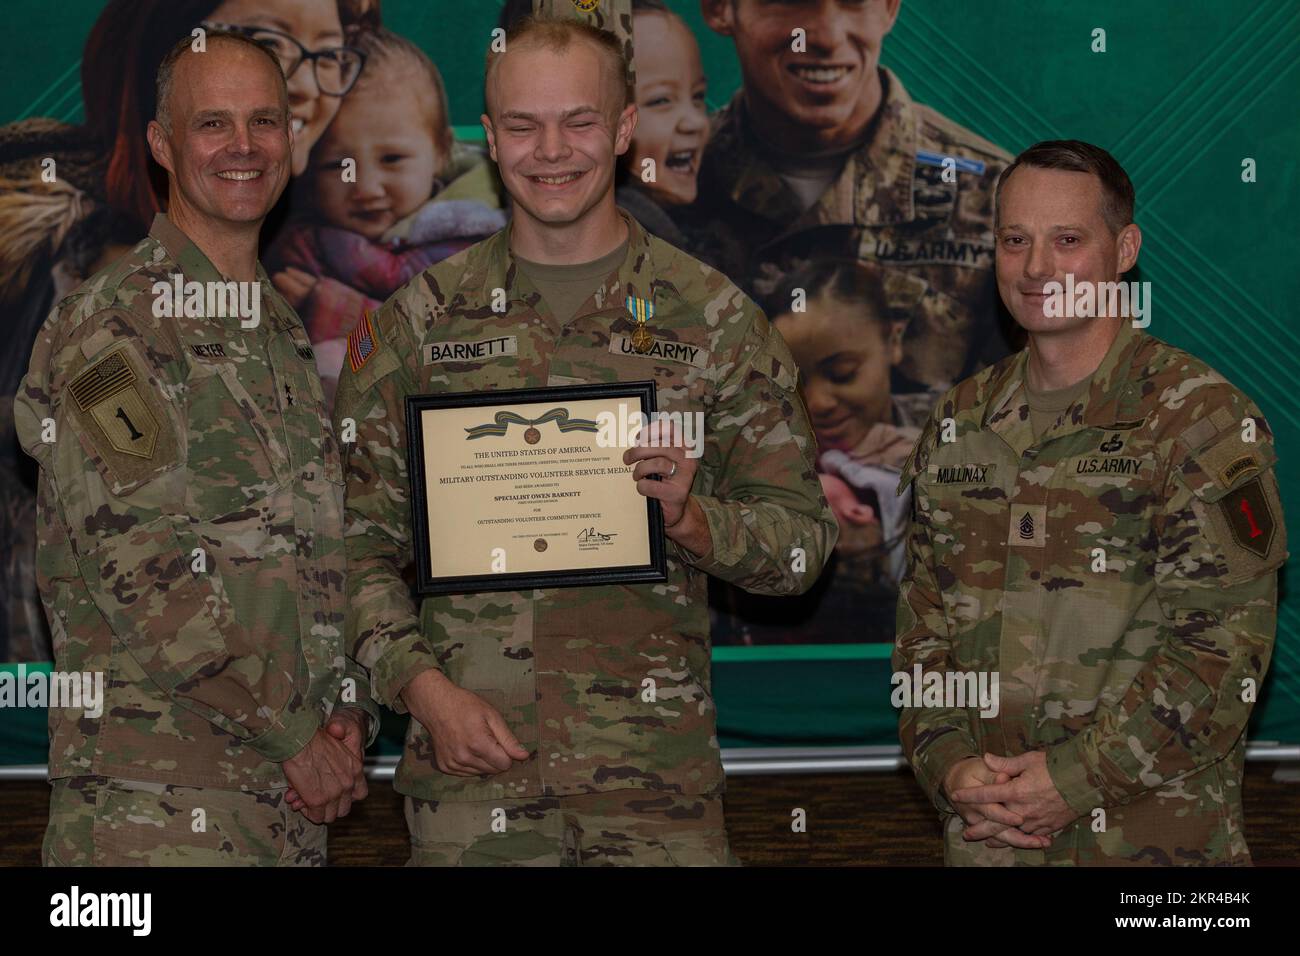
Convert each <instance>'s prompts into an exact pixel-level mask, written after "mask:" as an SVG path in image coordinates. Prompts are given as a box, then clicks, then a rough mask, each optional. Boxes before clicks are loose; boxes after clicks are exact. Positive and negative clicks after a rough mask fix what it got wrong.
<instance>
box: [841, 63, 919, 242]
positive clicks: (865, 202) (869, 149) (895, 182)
mask: <svg viewBox="0 0 1300 956" xmlns="http://www.w3.org/2000/svg"><path fill="white" fill-rule="evenodd" d="M880 87H881V98H880V107H879V109H878V110H877V111H876V115H875V116H874V117H873V118H872V120H871V122H872V125H873V132H872V134H871V138H870V139H868V140H867V142H866V143H865V144H864V145H863V148H862V149H861V150H860V151H859V152H858V153H857V154H855V155H854V156H852V157H850V159H849V163H850V164H851V167H852V171H853V220H854V222H855V223H856V224H857V225H859V226H872V225H880V224H882V223H895V222H911V221H912V220H913V219H915V218H916V210H915V208H914V207H913V205H912V177H913V174H914V173H915V171H916V151H917V149H918V148H919V143H920V119H919V117H918V116H917V112H916V107H915V104H913V103H912V98H911V97H910V96H908V94H907V90H905V89H904V88H903V83H902V81H901V80H899V78H898V77H897V76H895V75H894V72H893V71H892V70H890V69H889V68H888V67H883V66H882V67H881V68H880Z"/></svg>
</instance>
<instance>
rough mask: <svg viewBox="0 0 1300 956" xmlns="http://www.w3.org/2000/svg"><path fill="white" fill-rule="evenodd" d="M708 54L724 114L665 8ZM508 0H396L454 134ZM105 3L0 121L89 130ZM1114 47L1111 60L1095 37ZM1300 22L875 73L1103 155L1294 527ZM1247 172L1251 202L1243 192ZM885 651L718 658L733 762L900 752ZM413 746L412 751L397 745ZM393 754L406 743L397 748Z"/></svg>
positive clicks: (1117, 3)
mask: <svg viewBox="0 0 1300 956" xmlns="http://www.w3.org/2000/svg"><path fill="white" fill-rule="evenodd" d="M669 6H670V7H671V8H672V9H674V10H675V11H677V12H678V13H679V14H680V15H681V16H682V17H683V18H684V20H685V21H686V23H687V25H688V26H689V27H690V29H691V30H692V32H693V33H694V35H695V37H696V39H697V40H698V42H699V44H700V47H701V52H702V56H703V60H704V65H705V71H706V73H707V76H708V94H707V102H708V105H709V108H710V109H711V110H712V109H715V108H717V107H718V106H720V105H722V104H724V103H725V102H726V101H727V100H728V99H729V98H730V97H731V95H732V94H733V93H734V91H735V90H736V89H737V88H738V85H739V81H740V70H739V66H738V64H737V61H736V57H735V53H734V49H733V45H732V42H731V40H730V39H728V38H726V37H722V36H719V35H716V34H714V33H712V32H711V31H710V30H709V29H708V28H707V26H706V25H705V24H704V22H703V20H702V18H701V16H700V11H699V5H698V3H696V2H688V0H669ZM499 7H500V5H499V3H497V2H495V0H481V2H472V3H465V2H461V0H439V2H429V0H384V2H383V19H384V23H385V25H386V26H388V27H389V28H391V29H392V30H394V31H396V32H397V33H400V34H402V35H404V36H407V37H409V38H411V39H412V40H414V41H415V42H417V43H418V44H419V45H420V46H421V47H422V48H423V49H424V50H425V51H426V52H427V53H428V54H429V55H430V56H431V58H432V59H433V60H434V61H435V62H436V63H437V64H438V66H439V68H440V69H441V71H442V72H443V75H444V76H445V77H446V78H447V86H448V93H449V97H450V104H451V119H452V123H453V124H454V126H455V127H456V130H457V132H458V134H460V135H461V136H462V137H463V138H467V139H477V138H478V136H479V129H478V117H479V114H480V112H481V77H482V65H483V56H482V51H483V50H484V49H485V48H486V45H487V42H488V39H489V35H490V31H491V30H492V28H493V27H494V26H495V25H496V21H497V16H498V12H499ZM100 8H101V4H100V3H98V2H94V0H66V2H64V3H61V4H59V6H58V7H57V16H55V15H53V14H52V12H51V11H52V9H53V8H51V7H50V6H49V5H48V3H46V2H44V0H9V2H8V3H7V9H6V12H7V14H8V16H7V18H6V26H7V29H6V31H5V33H4V36H3V38H2V39H0V48H2V49H3V54H4V56H3V62H4V64H5V66H4V71H5V82H4V83H3V84H0V121H10V120H15V119H22V118H26V117H32V116H48V117H54V118H57V119H61V120H64V121H67V122H78V121H80V120H81V119H82V107H81V95H80V81H79V75H78V67H79V63H80V56H81V50H82V46H83V44H84V42H85V38H86V35H87V32H88V31H89V28H90V26H91V24H92V23H93V21H94V19H95V17H96V16H97V15H98V13H99V10H100ZM1098 30H1101V31H1104V39H1105V48H1104V52H1101V51H1099V50H1098V49H1097V46H1098V44H1097V42H1096V39H1097V36H1098V34H1097V32H1096V31H1098ZM1298 44H1300V4H1297V3H1295V2H1293V0H1252V2H1249V3H1246V4H1235V5H1234V4H1225V3H1222V2H1218V0H1146V2H1143V3H1132V2H1128V0H1097V2H1093V3H1089V4H1078V3H1072V2H1067V0H998V2H995V3H967V2H960V3H959V2H953V0H903V4H902V10H901V13H900V15H899V18H898V21H897V23H896V25H895V27H894V29H893V31H892V32H891V33H890V34H889V36H888V37H887V39H886V42H885V44H884V49H883V54H882V62H883V63H884V65H886V66H888V67H889V68H891V69H892V70H893V71H894V72H895V73H897V75H898V76H899V77H900V79H901V80H902V82H903V84H904V86H905V87H906V89H907V90H908V92H909V93H910V95H911V96H912V98H913V99H914V100H916V101H918V102H920V103H924V104H926V105H928V106H931V107H933V108H935V109H937V110H938V111H940V112H941V113H943V114H945V115H947V116H949V117H950V118H952V119H953V120H955V121H957V122H959V123H961V124H962V125H964V126H966V127H968V128H969V129H971V130H973V131H975V132H976V133H978V134H980V135H981V136H983V137H985V138H987V139H989V140H992V141H993V142H995V143H997V144H998V145H1000V146H1002V147H1003V148H1005V149H1006V150H1008V151H1009V152H1011V153H1013V154H1014V153H1016V152H1018V151H1019V150H1021V149H1023V148H1024V147H1026V146H1028V145H1030V144H1031V143H1033V142H1036V141H1038V140H1042V139H1052V138H1078V139H1084V140H1088V141H1091V142H1095V143H1098V144H1100V145H1102V146H1104V147H1105V148H1107V149H1108V150H1109V151H1110V152H1111V153H1113V154H1114V155H1115V157H1116V158H1117V159H1118V160H1119V161H1120V163H1121V164H1123V165H1124V166H1125V168H1126V169H1127V170H1128V172H1129V174H1130V176H1131V178H1132V180H1133V182H1134V185H1135V187H1136V190H1137V214H1136V218H1137V221H1138V223H1139V224H1140V225H1141V226H1142V229H1143V232H1144V242H1143V246H1142V253H1141V262H1140V268H1141V278H1142V279H1144V280H1149V281H1150V282H1151V284H1152V289H1153V300H1152V322H1151V325H1150V328H1149V329H1148V331H1150V332H1151V333H1152V334H1154V335H1157V336H1159V337H1160V338H1163V339H1165V340H1166V341H1169V342H1171V343H1173V344H1175V345H1178V346H1180V347H1183V348H1186V349H1187V350H1189V351H1191V352H1193V353H1195V354H1196V355H1198V356H1201V357H1202V358H1204V359H1206V360H1207V361H1209V362H1210V363H1211V364H1213V365H1214V366H1215V367H1216V368H1217V369H1218V370H1219V371H1221V372H1222V373H1223V374H1224V375H1226V376H1227V377H1228V378H1229V379H1231V380H1232V381H1233V382H1234V383H1236V384H1237V385H1239V386H1240V387H1241V388H1242V389H1244V390H1245V391H1246V392H1247V393H1249V394H1250V395H1251V396H1252V397H1253V398H1254V399H1255V401H1256V402H1257V403H1258V404H1259V405H1260V407H1261V408H1262V409H1263V411H1264V413H1265V415H1266V416H1267V417H1268V420H1269V422H1270V424H1271V425H1272V428H1273V430H1274V432H1275V434H1276V442H1277V448H1278V451H1279V461H1278V464H1277V474H1278V478H1279V481H1280V484H1281V487H1282V494H1283V502H1284V506H1285V507H1286V509H1287V510H1288V511H1290V512H1294V511H1295V509H1296V508H1300V497H1298V491H1297V489H1300V473H1298V471H1297V468H1298V465H1297V461H1298V460H1300V458H1298V456H1297V451H1296V450H1297V449H1300V405H1298V402H1297V397H1296V386H1297V381H1298V379H1300V376H1298V375H1297V368H1298V367H1300V332H1298V331H1297V328H1296V326H1295V324H1294V323H1293V322H1292V321H1291V318H1292V315H1293V303H1294V302H1295V301H1296V300H1297V298H1298V297H1300V270H1297V269H1296V268H1295V266H1294V264H1293V263H1292V262H1291V260H1290V256H1292V255H1293V254H1294V250H1293V246H1294V243H1292V242H1288V241H1287V239H1286V237H1285V236H1284V235H1283V234H1282V230H1281V228H1280V227H1281V226H1282V225H1283V224H1285V225H1287V226H1290V224H1292V223H1295V222H1297V221H1300V195H1298V190H1300V185H1298V184H1300V176H1298V175H1297V172H1298V171H1297V160H1296V157H1297V154H1298V153H1300V119H1298V118H1297V112H1296V109H1295V89H1296V85H1297V80H1298V79H1300V77H1298V76H1297V58H1296V56H1295V52H1294V51H1295V50H1296V49H1297V45H1298ZM1247 160H1251V161H1253V165H1254V168H1255V171H1256V174H1255V181H1253V182H1246V181H1243V175H1242V171H1243V163H1245V162H1246V161H1247ZM1296 561H1297V558H1296V557H1292V559H1291V561H1290V562H1289V563H1288V565H1287V566H1286V568H1285V569H1284V572H1283V577H1282V595H1283V597H1282V602H1281V607H1280V613H1279V621H1278V640H1277V646H1276V650H1275V653H1274V657H1273V663H1272V669H1271V673H1270V676H1269V679H1268V681H1267V682H1266V684H1265V687H1264V690H1263V693H1262V695H1261V701H1260V704H1259V706H1258V707H1257V708H1256V712H1255V719H1254V722H1253V724H1252V728H1251V737H1252V739H1254V740H1257V741H1281V742H1289V743H1300V647H1298V646H1297V640H1296V638H1297V635H1298V634H1300V602H1297V601H1296V600H1295V599H1294V597H1293V596H1291V595H1290V594H1288V593H1287V591H1288V589H1287V580H1288V578H1293V577H1294V574H1295V567H1294V565H1295V563H1296ZM887 655H888V647H887V646H885V645H835V646H807V645H804V646H792V647H785V646H778V647H727V648H718V649H717V650H716V653H715V666H714V682H715V691H716V696H717V703H718V711H719V718H720V720H719V723H720V732H721V737H722V742H723V745H724V746H741V745H758V744H766V745H773V744H784V745H796V744H798V745H810V744H812V745H815V744H827V745H831V744H833V745H841V746H842V745H845V744H881V743H893V742H896V715H895V713H894V711H893V710H892V709H891V708H890V706H889V703H888V700H889V689H890V688H889V663H888V657H887ZM397 742H399V743H400V741H397ZM389 743H390V744H392V743H393V742H391V741H390V742H389ZM43 746H44V737H43V720H42V719H41V718H40V716H39V715H38V714H34V713H28V712H18V711H0V761H3V762H8V763H15V762H39V761H40V760H43V758H44V753H43V750H42V748H43Z"/></svg>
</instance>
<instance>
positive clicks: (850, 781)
mask: <svg viewBox="0 0 1300 956" xmlns="http://www.w3.org/2000/svg"><path fill="white" fill-rule="evenodd" d="M1278 766H1279V765H1277V764H1273V763H1251V764H1248V765H1247V768H1246V782H1245V794H1244V799H1245V809H1246V838H1247V839H1248V840H1249V842H1250V846H1251V852H1252V854H1253V855H1254V858H1255V862H1256V863H1257V864H1260V865H1290V866H1300V781H1297V779H1296V776H1297V774H1296V770H1295V768H1291V769H1290V774H1291V780H1290V782H1284V781H1281V780H1276V779H1274V771H1275V770H1276V769H1277V768H1278ZM48 790H49V788H48V786H47V785H46V784H44V783H39V782H5V783H0V866H14V865H19V866H23V865H26V866H33V865H37V864H39V863H40V845H41V835H42V833H43V832H44V829H45V815H46V806H47V800H48V796H47V795H48ZM726 806H727V829H728V831H729V832H730V835H731V845H732V849H733V850H734V852H735V853H736V855H737V856H738V857H740V859H741V860H742V861H743V862H744V863H746V864H749V865H752V866H770V865H786V866H807V865H823V866H839V865H846V864H847V865H866V866H925V865H940V864H942V863H943V854H942V850H941V848H940V844H939V828H938V822H937V817H936V815H935V813H934V811H933V810H932V809H931V807H930V805H929V804H928V802H927V801H926V800H925V798H924V797H923V796H922V795H921V792H920V790H918V789H917V786H916V783H915V781H914V780H913V779H912V775H911V773H910V771H898V772H895V773H875V774H851V775H850V774H826V775H817V776H785V777H732V778H731V779H730V780H728V781H727V800H726ZM796 808H801V809H803V810H805V811H806V816H807V832H806V833H793V832H791V829H790V821H791V812H792V811H793V810H794V809H796ZM406 857H407V843H406V825H405V823H404V821H403V819H402V798H401V797H400V796H398V795H397V794H396V793H394V792H393V789H392V787H391V786H390V785H389V784H387V783H372V785H371V793H370V798H369V799H368V800H366V801H365V802H364V803H362V804H360V805H358V806H357V807H356V808H354V809H353V811H352V813H351V814H350V815H349V816H348V817H347V818H345V819H344V820H342V821H341V822H339V823H337V824H335V825H334V826H333V827H332V828H331V830H330V861H331V863H332V864H333V865H335V866H399V865H401V864H402V863H404V862H406Z"/></svg>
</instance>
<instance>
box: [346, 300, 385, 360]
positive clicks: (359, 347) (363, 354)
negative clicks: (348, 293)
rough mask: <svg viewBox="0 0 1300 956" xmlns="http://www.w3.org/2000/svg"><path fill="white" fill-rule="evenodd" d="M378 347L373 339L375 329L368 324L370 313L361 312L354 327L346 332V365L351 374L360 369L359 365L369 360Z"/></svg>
mask: <svg viewBox="0 0 1300 956" xmlns="http://www.w3.org/2000/svg"><path fill="white" fill-rule="evenodd" d="M378 347H379V343H378V341H377V340H376V339H375V330H374V328H373V326H371V324H370V313H369V312H362V313H361V319H360V321H358V322H357V324H356V327H355V328H353V330H352V331H351V332H349V333H348V365H350V366H351V367H352V372H353V374H356V373H357V372H359V371H361V366H363V365H365V364H366V362H368V361H369V360H370V356H372V355H374V354H375V350H376V349H377V348H378Z"/></svg>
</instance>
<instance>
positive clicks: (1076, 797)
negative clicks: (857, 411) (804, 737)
mask: <svg viewBox="0 0 1300 956" xmlns="http://www.w3.org/2000/svg"><path fill="white" fill-rule="evenodd" d="M1097 321H1112V320H1108V319H1098V320H1097ZM1027 355H1028V351H1027V350H1026V351H1024V352H1021V353H1020V354H1018V355H1014V356H1011V357H1009V358H1007V359H1005V360H1004V361H1002V362H1001V363H999V364H998V365H996V366H994V367H992V368H989V369H986V370H985V371H983V372H981V373H980V374H979V375H977V376H975V377H973V378H970V379H967V380H966V381H964V382H962V383H961V384H959V385H958V386H956V387H955V388H954V389H953V390H951V391H950V392H949V393H948V394H947V395H946V396H945V397H944V399H943V401H942V402H941V403H940V406H939V407H938V408H936V410H935V412H934V416H933V418H932V419H931V421H930V422H929V423H928V424H927V426H926V430H925V431H924V432H923V434H922V436H921V438H920V439H919V440H918V442H917V446H916V449H915V451H914V452H913V456H912V458H911V459H910V460H909V462H908V464H907V466H905V468H904V473H903V477H902V480H901V482H900V488H901V487H906V486H907V485H908V483H909V482H914V490H915V512H914V521H913V525H912V533H911V535H910V539H909V542H908V569H907V573H906V574H905V576H904V580H903V586H902V590H901V593H900V595H899V604H898V638H897V643H896V646H895V651H894V656H893V665H894V670H895V671H896V672H898V671H906V672H909V673H913V668H914V666H915V665H918V664H919V665H920V666H921V667H922V668H923V670H924V672H929V671H938V672H980V671H986V672H997V673H998V674H999V680H1000V691H1001V693H1000V699H1001V704H1000V712H999V713H998V714H997V716H996V717H981V716H980V714H979V708H978V706H976V707H974V708H970V707H966V708H954V707H922V708H910V709H904V710H903V712H902V716H901V722H900V724H901V726H900V732H901V737H902V743H903V750H904V753H905V754H906V756H907V759H908V760H909V761H910V762H911V764H912V767H913V769H914V770H915V772H916V777H917V780H918V781H919V782H920V784H921V786H922V788H923V789H924V790H925V791H926V792H927V793H928V794H929V795H930V796H931V798H932V799H933V800H934V801H935V804H936V806H938V807H939V809H940V811H941V813H942V814H943V815H944V817H945V822H946V825H947V826H946V834H945V839H946V849H947V857H948V860H949V862H950V863H954V862H957V863H960V862H1003V863H1010V862H1013V861H1014V862H1020V863H1105V864H1117V863H1145V864H1204V863H1234V864H1235V863H1245V862H1248V861H1249V852H1248V850H1247V847H1246V841H1245V837H1244V835H1243V832H1242V809H1241V780H1242V769H1243V766H1242V765H1243V759H1244V753H1245V730H1246V723H1247V720H1248V718H1249V716H1250V711H1251V702H1252V701H1253V700H1254V699H1255V693H1256V692H1257V690H1258V687H1259V684H1260V683H1261V682H1262V681H1263V679H1264V674H1265V671H1266V670H1267V668H1268V662H1269V656H1270V652H1271V651H1272V647H1273V638H1274V631H1275V628H1276V622H1277V574H1276V569H1277V568H1278V567H1279V566H1280V565H1281V564H1282V562H1283V561H1284V560H1285V558H1286V553H1287V551H1286V532H1285V528H1284V525H1283V522H1282V510H1281V504H1280V502H1279V499H1278V492H1277V481H1276V479H1275V477H1274V474H1273V470H1272V466H1273V463H1274V460H1275V455H1274V451H1273V442H1272V434H1271V432H1270V431H1269V428H1268V425H1267V423H1266V422H1265V420H1264V418H1263V416H1262V415H1261V413H1260V411H1259V409H1258V408H1256V407H1255V406H1254V404H1253V403H1251V401H1250V400H1249V399H1248V398H1247V397H1246V396H1245V395H1243V394H1242V393H1241V392H1240V391H1238V390H1237V389H1236V388H1235V387H1233V385H1232V384H1230V383H1229V382H1227V381H1226V380H1225V379H1224V378H1223V377H1222V376H1221V375H1219V374H1218V373H1217V372H1215V371H1214V370H1213V369H1211V368H1210V367H1209V366H1207V365H1206V364H1205V363H1204V362H1201V361H1200V360H1198V359H1196V358H1195V357H1193V356H1191V355H1188V354H1187V353H1186V352H1183V351H1181V350H1179V349H1176V348H1173V347H1172V346H1169V345H1167V344H1165V343H1164V342H1161V341H1160V340H1158V339H1156V338H1153V337H1152V336H1149V335H1147V334H1146V333H1144V332H1142V331H1140V330H1137V329H1134V328H1133V327H1132V325H1131V323H1130V322H1128V321H1124V322H1122V324H1121V331H1120V332H1119V335H1118V337H1117V338H1116V340H1115V342H1114V344H1113V345H1112V347H1111V348H1110V350H1109V351H1108V353H1107V355H1106V357H1105V359H1104V360H1103V361H1102V363H1101V365H1100V366H1099V367H1098V369H1097V372H1096V374H1095V375H1094V377H1093V381H1092V384H1091V386H1090V388H1089V390H1088V391H1087V392H1085V394H1084V395H1083V396H1082V397H1081V398H1080V399H1079V400H1078V401H1077V402H1076V403H1075V404H1074V405H1073V406H1072V407H1071V408H1070V409H1069V410H1067V411H1066V412H1065V413H1064V414H1062V416H1061V417H1060V418H1059V419H1058V420H1057V421H1056V423H1055V424H1054V425H1052V426H1051V427H1049V428H1048V429H1047V430H1046V431H1045V432H1043V434H1042V435H1041V437H1040V438H1039V439H1038V440H1037V441H1035V440H1034V438H1033V435H1032V433H1031V429H1030V422H1029V410H1028V405H1027V404H1026V402H1025V390H1024V379H1025V367H1026V357H1027ZM946 419H951V420H952V429H953V434H952V437H953V438H954V440H952V441H946V442H945V441H942V440H936V439H941V438H942V437H943V435H942V431H943V425H942V422H944V420H946ZM1247 420H1249V421H1247ZM1251 429H1253V430H1254V435H1253V436H1252V435H1250V434H1249V431H1250V430H1251ZM1252 438H1253V439H1254V440H1251V439H1252ZM944 703H945V704H951V703H953V701H952V700H948V701H945V702H944ZM1029 750H1045V751H1046V754H1047V766H1048V770H1049V772H1050V774H1051V777H1052V780H1053V782H1054V783H1055V785H1056V788H1057V790H1058V791H1059V792H1060V794H1061V796H1062V797H1063V798H1064V799H1065V801H1066V802H1067V803H1068V804H1069V805H1070V807H1071V808H1072V809H1074V810H1075V811H1077V812H1078V813H1079V814H1080V817H1079V818H1078V819H1076V820H1075V821H1074V822H1073V823H1071V824H1069V825H1067V826H1066V827H1065V828H1064V829H1063V830H1062V831H1060V832H1059V833H1058V834H1057V835H1056V838H1055V840H1054V842H1053V844H1052V846H1051V847H1050V848H1048V849H1047V850H1045V851H1022V850H1012V849H1010V848H1008V849H990V848H989V847H987V846H986V845H985V844H982V843H979V844H973V843H972V844H967V843H964V842H963V841H962V839H961V824H960V820H959V818H958V817H956V815H955V814H954V813H953V811H952V808H951V806H950V805H949V804H948V802H947V799H946V797H945V796H944V795H943V793H942V790H941V783H942V780H943V776H944V774H945V772H946V771H947V770H948V768H949V767H951V766H952V764H953V763H955V762H956V761H958V760H960V759H962V758H964V757H969V756H977V755H980V754H983V753H985V752H990V753H994V754H1000V755H1005V756H1012V755H1017V754H1021V753H1025V752H1027V751H1029ZM1098 808H1100V809H1102V810H1104V820H1103V819H1102V817H1101V816H1099V815H1094V811H1095V810H1097V809H1098ZM1101 823H1104V831H1101V832H1098V831H1099V830H1100V824H1101Z"/></svg>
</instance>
